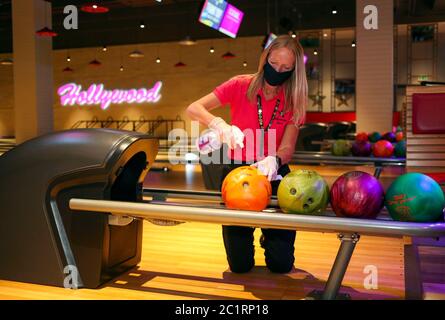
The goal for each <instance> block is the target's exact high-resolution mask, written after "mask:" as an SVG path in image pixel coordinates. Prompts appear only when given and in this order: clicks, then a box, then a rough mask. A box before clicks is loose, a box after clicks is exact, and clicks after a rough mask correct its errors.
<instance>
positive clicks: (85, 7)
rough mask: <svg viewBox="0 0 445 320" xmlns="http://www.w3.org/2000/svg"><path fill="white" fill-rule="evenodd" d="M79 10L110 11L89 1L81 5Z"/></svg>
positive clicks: (91, 11) (90, 11)
mask: <svg viewBox="0 0 445 320" xmlns="http://www.w3.org/2000/svg"><path fill="white" fill-rule="evenodd" d="M80 10H82V11H83V12H88V13H106V12H108V11H110V9H108V8H107V7H104V6H100V5H98V4H95V3H89V4H86V5H83V6H82V7H81V8H80Z"/></svg>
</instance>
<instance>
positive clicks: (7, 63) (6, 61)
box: [0, 59, 13, 66]
mask: <svg viewBox="0 0 445 320" xmlns="http://www.w3.org/2000/svg"><path fill="white" fill-rule="evenodd" d="M12 64H13V61H12V59H1V60H0V65H2V66H11V65H12Z"/></svg>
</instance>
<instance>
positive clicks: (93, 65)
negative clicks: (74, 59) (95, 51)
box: [89, 59, 102, 67]
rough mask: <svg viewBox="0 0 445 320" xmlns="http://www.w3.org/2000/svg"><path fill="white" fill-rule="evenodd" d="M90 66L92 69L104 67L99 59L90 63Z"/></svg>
mask: <svg viewBox="0 0 445 320" xmlns="http://www.w3.org/2000/svg"><path fill="white" fill-rule="evenodd" d="M89 65H90V66H92V67H100V66H101V65H102V63H100V61H98V60H97V59H94V60H92V61H90V63H89Z"/></svg>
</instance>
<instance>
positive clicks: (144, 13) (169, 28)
mask: <svg viewBox="0 0 445 320" xmlns="http://www.w3.org/2000/svg"><path fill="white" fill-rule="evenodd" d="M42 1H43V0H42ZM421 1H429V0H417V1H415V2H416V3H419V2H421ZM444 1H445V0H436V1H434V9H433V10H428V9H425V8H427V7H426V6H425V5H422V6H421V7H419V5H416V6H414V9H415V10H421V12H420V11H419V12H416V14H412V12H411V13H410V10H409V8H410V6H412V4H413V0H395V19H396V23H410V21H414V22H421V21H427V20H428V19H433V20H434V21H438V20H441V19H442V21H443V20H445V14H444V13H443V12H442V13H441V9H440V8H441V7H442V5H443V2H444ZM89 2H91V0H89V1H85V0H53V1H52V6H53V10H52V11H53V29H54V30H55V31H56V32H58V33H59V36H58V37H56V38H55V39H54V42H53V44H54V45H53V47H54V48H55V49H63V48H74V47H92V46H102V45H105V44H106V45H118V44H132V43H137V42H170V41H179V40H180V39H182V38H184V37H185V36H186V35H190V36H192V37H194V38H195V39H198V40H199V39H208V38H222V37H226V36H225V35H223V34H221V33H219V32H218V31H215V30H213V29H211V28H208V27H207V26H205V25H203V24H201V23H199V22H198V16H199V12H200V10H201V7H202V4H203V2H204V1H203V0H163V1H162V3H158V2H157V1H155V0H102V1H101V3H103V4H105V5H107V6H109V8H110V11H109V12H108V13H106V14H97V15H91V14H87V13H84V12H81V11H79V29H78V30H65V29H64V28H63V19H64V17H65V16H64V14H63V8H64V6H65V5H68V4H74V5H76V6H78V8H80V7H81V5H82V4H85V3H89ZM230 3H232V4H233V5H235V6H236V7H238V8H239V9H241V10H243V11H244V12H245V16H244V20H243V23H242V25H241V28H240V30H239V34H238V36H239V37H246V36H261V35H265V34H266V33H267V31H268V30H270V31H272V32H278V33H285V32H287V31H289V29H292V30H304V29H306V30H307V29H321V28H340V27H353V26H355V0H230ZM334 5H335V6H336V7H337V9H338V11H339V14H337V15H332V14H331V9H332V7H333V6H334ZM267 8H269V11H268V12H269V14H267ZM416 8H417V9H416ZM268 17H269V20H268ZM141 20H143V21H144V23H145V24H146V25H147V28H145V29H140V28H139V23H140V21H141ZM268 21H269V23H267V22H268ZM11 50H12V22H11V0H0V52H10V51H11Z"/></svg>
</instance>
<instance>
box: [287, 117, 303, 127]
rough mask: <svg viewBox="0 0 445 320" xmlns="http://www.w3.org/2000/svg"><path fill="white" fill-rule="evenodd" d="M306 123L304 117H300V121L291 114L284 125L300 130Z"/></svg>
mask: <svg viewBox="0 0 445 320" xmlns="http://www.w3.org/2000/svg"><path fill="white" fill-rule="evenodd" d="M305 122H306V116H304V117H300V119H297V120H296V119H295V115H293V114H292V113H291V116H290V117H289V120H288V121H287V123H286V125H293V126H296V127H297V128H300V127H301V126H302V125H304V123H305Z"/></svg>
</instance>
